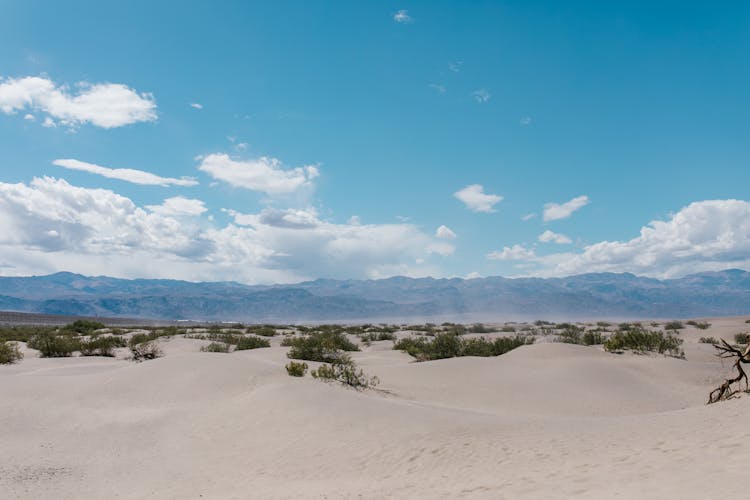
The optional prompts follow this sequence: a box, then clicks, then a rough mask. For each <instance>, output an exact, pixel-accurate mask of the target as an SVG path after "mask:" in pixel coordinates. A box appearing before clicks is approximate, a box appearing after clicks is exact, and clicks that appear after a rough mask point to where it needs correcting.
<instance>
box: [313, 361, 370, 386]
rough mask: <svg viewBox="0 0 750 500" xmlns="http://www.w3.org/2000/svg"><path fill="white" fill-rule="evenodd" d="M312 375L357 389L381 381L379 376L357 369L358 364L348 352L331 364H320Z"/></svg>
mask: <svg viewBox="0 0 750 500" xmlns="http://www.w3.org/2000/svg"><path fill="white" fill-rule="evenodd" d="M310 375H312V376H313V378H316V379H321V380H325V381H332V380H335V381H338V382H341V383H342V384H344V385H347V386H349V387H353V388H355V389H371V388H374V387H375V386H377V385H378V384H379V383H380V380H379V379H378V378H377V377H369V376H367V374H365V372H364V371H362V369H361V368H360V369H357V365H356V364H354V361H352V359H351V357H350V356H349V355H348V354H343V355H342V356H341V357H340V358H339V359H337V360H336V361H335V362H333V363H331V364H330V365H327V364H323V365H320V366H319V367H318V368H317V369H316V370H312V371H311V372H310Z"/></svg>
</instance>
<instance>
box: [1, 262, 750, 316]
mask: <svg viewBox="0 0 750 500" xmlns="http://www.w3.org/2000/svg"><path fill="white" fill-rule="evenodd" d="M0 310H5V311H20V312H33V313H44V314H60V315H66V316H102V317H128V318H151V319H153V318H158V319H165V320H197V321H243V322H283V323H292V322H321V321H328V322H333V321H348V322H354V321H368V322H376V321H383V322H385V321H432V322H435V321H466V322H468V321H487V322H489V321H511V320H530V319H556V320H583V319H627V318H687V317H704V316H727V315H743V314H750V273H749V272H747V271H742V270H738V269H730V270H725V271H719V272H706V273H699V274H692V275H688V276H685V277H682V278H677V279H664V280H658V279H653V278H646V277H639V276H635V275H633V274H628V273H623V274H614V273H596V274H581V275H576V276H569V277H566V278H546V279H542V278H503V277H488V278H474V279H461V278H444V279H435V278H406V277H393V278H388V279H380V280H330V279H319V280H315V281H309V282H304V283H298V284H293V285H243V284H240V283H235V282H200V283H194V282H189V281H178V280H154V279H134V280H127V279H119V278H110V277H106V276H96V277H87V276H81V275H79V274H72V273H67V272H61V273H56V274H51V275H48V276H30V277H0Z"/></svg>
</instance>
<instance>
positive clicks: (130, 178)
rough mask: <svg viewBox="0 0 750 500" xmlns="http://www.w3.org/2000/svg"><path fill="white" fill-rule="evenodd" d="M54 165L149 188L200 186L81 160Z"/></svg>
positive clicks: (194, 183)
mask: <svg viewBox="0 0 750 500" xmlns="http://www.w3.org/2000/svg"><path fill="white" fill-rule="evenodd" d="M52 164H53V165H57V166H58V167H63V168H67V169H70V170H80V171H82V172H89V173H91V174H97V175H101V176H102V177H107V178H108V179H118V180H121V181H126V182H132V183H133V184H141V185H147V186H195V185H197V184H198V181H196V180H195V179H193V178H190V177H182V178H181V179H174V178H171V177H161V176H159V175H156V174H152V173H151V172H146V171H143V170H135V169H132V168H108V167H102V166H100V165H95V164H93V163H86V162H83V161H79V160H74V159H72V158H69V159H58V160H55V161H53V162H52Z"/></svg>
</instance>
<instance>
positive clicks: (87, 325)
mask: <svg viewBox="0 0 750 500" xmlns="http://www.w3.org/2000/svg"><path fill="white" fill-rule="evenodd" d="M103 328H106V326H105V325H104V323H99V322H98V321H89V320H85V319H79V320H77V321H74V322H73V323H70V324H67V325H65V326H63V327H62V328H60V331H61V332H63V333H77V334H79V335H91V333H92V332H94V331H95V330H101V329H103Z"/></svg>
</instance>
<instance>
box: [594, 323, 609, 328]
mask: <svg viewBox="0 0 750 500" xmlns="http://www.w3.org/2000/svg"><path fill="white" fill-rule="evenodd" d="M596 326H598V327H599V328H607V327H609V326H611V325H610V323H608V322H606V321H597V322H596Z"/></svg>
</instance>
